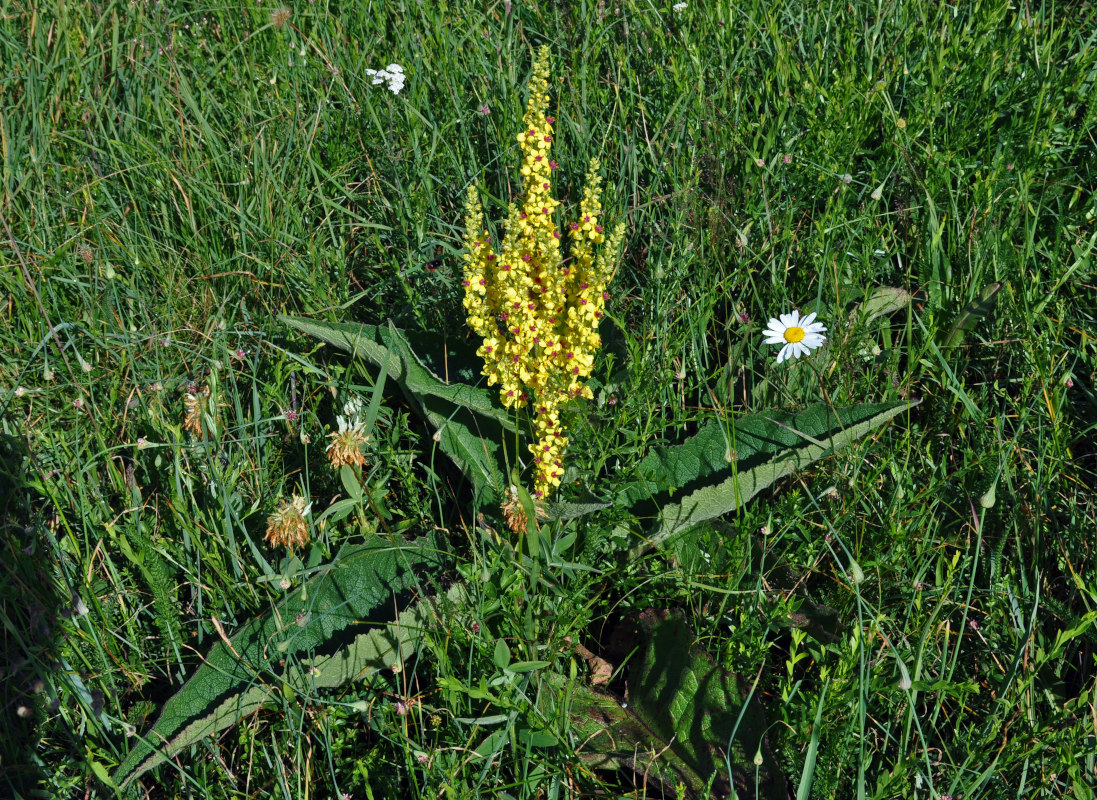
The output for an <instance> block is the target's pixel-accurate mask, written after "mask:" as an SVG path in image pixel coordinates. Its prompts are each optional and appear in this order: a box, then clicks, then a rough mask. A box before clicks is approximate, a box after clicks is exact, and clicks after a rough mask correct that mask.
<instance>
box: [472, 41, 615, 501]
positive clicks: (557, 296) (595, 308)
mask: <svg viewBox="0 0 1097 800" xmlns="http://www.w3.org/2000/svg"><path fill="white" fill-rule="evenodd" d="M548 90H549V50H548V48H547V47H542V48H541V49H540V50H539V51H538V53H537V57H536V59H535V60H534V63H533V74H532V76H531V78H530V84H529V102H528V103H527V105H526V113H525V116H524V117H523V119H522V121H523V130H522V131H521V132H520V133H519V134H518V135H517V137H516V138H517V140H518V144H519V146H520V149H521V152H522V158H521V162H522V165H521V168H520V172H521V175H522V183H523V189H524V194H523V196H522V198H521V199H520V200H519V201H518V202H516V203H513V204H511V206H510V208H509V209H508V211H507V218H506V224H505V235H504V237H503V241H502V242H501V243H500V246H499V250H498V252H496V250H495V248H494V247H493V246H492V244H491V236H490V234H489V233H488V232H487V231H486V230H485V228H484V212H483V207H482V206H481V204H480V196H479V193H478V191H477V189H476V187H475V186H473V187H470V188H469V193H468V199H467V201H466V203H465V254H464V256H463V260H464V278H463V285H464V289H465V299H464V305H465V309H466V311H467V314H468V324H469V327H470V328H471V329H472V330H473V331H474V332H475V333H476V334H478V335H479V336H480V337H482V338H483V340H484V341H483V344H482V345H481V346H480V348H479V350H477V354H478V355H480V357H481V358H483V359H484V371H483V374H484V375H485V376H486V377H487V383H488V385H489V386H495V385H498V387H499V400H500V402H502V404H503V405H504V406H505V407H506V408H522V407H524V406H526V405H527V404H530V403H532V405H533V409H534V413H535V421H534V430H535V432H536V434H537V442H535V443H534V444H532V445H530V451H531V453H532V455H533V460H534V464H535V468H534V472H535V476H534V496H535V497H536V498H544V497H546V496H547V495H548V494H550V493H551V492H552V491H553V489H554V488H555V487H556V486H559V485H560V479H561V477H562V476H563V459H564V451H565V450H566V448H567V444H568V440H567V437H566V436H565V435H564V432H565V430H566V428H565V426H564V425H563V423H562V422H561V421H560V416H559V414H560V410H561V408H562V407H563V406H564V405H565V404H566V403H567V402H568V401H569V400H571V399H572V398H574V397H580V396H582V397H587V398H589V397H591V396H592V393H591V391H590V389H589V388H588V387H586V386H585V385H584V384H583V382H584V380H585V379H586V378H588V377H589V376H590V374H591V371H592V370H593V368H594V351H595V350H596V349H597V348H598V347H600V346H601V344H602V340H601V338H599V336H598V325H599V323H600V321H601V319H602V316H603V310H604V308H605V301H606V299H607V296H608V295H607V294H606V287H607V286H608V284H609V282H610V280H612V278H613V273H614V272H615V270H616V265H617V257H618V255H617V253H618V250H619V248H620V245H621V240H622V238H623V236H624V226H623V225H618V226H617V227H616V228H615V229H614V231H613V233H612V235H610V236H609V237H608V238H607V237H606V235H605V233H604V231H603V227H602V223H601V219H602V204H601V188H602V179H601V177H600V176H599V174H598V170H599V164H598V161H597V160H596V159H595V160H592V161H591V163H590V168H589V170H588V172H587V176H586V187H585V188H584V190H583V198H582V201H581V203H580V206H579V217H578V218H577V219H575V220H574V221H572V222H571V223H570V224H569V225H568V226H567V230H568V233H569V239H570V246H571V256H570V258H569V259H567V260H566V261H565V260H564V259H563V257H562V255H561V239H562V238H563V237H562V236H561V232H560V231H559V230H557V227H556V222H555V214H556V211H557V208H558V206H559V205H560V203H559V201H558V200H556V199H555V198H554V197H553V196H552V173H553V171H554V170H555V169H556V168H557V164H556V162H555V161H553V160H552V156H551V150H552V143H553V140H554V138H555V136H554V133H553V125H554V124H555V119H554V118H553V117H552V116H550V115H549V113H548V112H549V101H550V97H549V91H548ZM595 248H598V251H597V253H596V251H595Z"/></svg>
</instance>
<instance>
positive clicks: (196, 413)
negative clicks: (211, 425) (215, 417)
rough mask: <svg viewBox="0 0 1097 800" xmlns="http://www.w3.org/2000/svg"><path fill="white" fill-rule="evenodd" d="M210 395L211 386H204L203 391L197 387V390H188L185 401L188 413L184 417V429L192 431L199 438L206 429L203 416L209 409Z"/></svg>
mask: <svg viewBox="0 0 1097 800" xmlns="http://www.w3.org/2000/svg"><path fill="white" fill-rule="evenodd" d="M209 396H210V390H209V387H208V386H203V387H202V389H201V391H199V390H198V389H197V388H195V391H193V392H187V396H186V399H185V400H184V401H183V402H184V404H185V405H186V408H187V413H186V415H185V416H184V417H183V430H185V431H190V432H191V433H193V434H194V436H195V438H197V439H201V438H202V434H203V431H204V427H203V424H202V417H203V416H204V415H205V413H206V411H207V410H208V407H209Z"/></svg>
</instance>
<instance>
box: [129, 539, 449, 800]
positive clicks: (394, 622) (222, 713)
mask: <svg viewBox="0 0 1097 800" xmlns="http://www.w3.org/2000/svg"><path fill="white" fill-rule="evenodd" d="M442 563H443V559H442V557H441V556H440V555H439V554H438V552H437V551H436V549H435V548H434V543H433V541H432V540H430V539H427V538H424V539H420V540H418V541H417V542H415V543H412V544H408V545H401V546H393V545H391V544H389V543H387V542H385V541H383V540H377V541H375V542H372V543H370V544H366V545H362V546H359V547H353V548H346V549H344V550H343V551H342V552H341V553H340V554H339V556H338V557H337V558H336V559H335V561H334V562H333V563H331V564H330V565H327V566H324V567H321V568H319V569H318V570H317V571H316V573H315V574H314V575H313V577H311V578H310V579H309V580H307V581H305V583H304V584H302V585H301V586H300V587H299V588H297V589H295V590H294V591H293V592H292V593H291V594H290V595H289V596H287V597H286V599H284V600H283V601H282V602H280V603H278V605H277V606H275V607H274V609H273V610H272V611H271V612H270V613H267V614H264V615H263V616H260V617H257V618H256V619H253V620H252V621H250V622H248V623H247V624H245V625H244V626H243V627H242V628H240V630H239V631H237V632H236V633H235V634H234V635H233V636H232V637H231V639H230V640H229V641H227V642H226V641H220V642H218V643H217V644H215V645H214V646H213V647H212V648H210V651H209V654H208V655H207V656H206V658H205V659H204V661H203V663H202V665H201V666H199V667H198V669H197V670H196V671H195V673H194V675H192V676H191V678H190V679H189V680H188V681H187V682H186V683H185V684H184V685H183V687H182V688H181V689H180V690H179V691H178V692H177V693H176V694H175V695H174V696H173V697H171V698H170V699H169V700H168V701H167V702H166V703H165V704H164V709H163V712H162V713H161V715H160V718H159V719H157V721H156V723H155V724H154V725H153V726H152V728H151V729H150V730H149V731H148V732H147V733H146V734H145V735H144V736H143V737H141V738H140V740H139V741H138V743H137V744H136V745H135V746H134V748H133V749H132V750H131V751H130V752H129V754H128V755H127V756H126V758H125V760H124V761H123V762H122V764H121V765H120V766H119V767H118V769H117V771H116V772H115V774H114V781H115V783H116V784H118V785H120V786H125V785H127V784H129V783H130V782H131V781H133V780H134V779H135V778H137V777H138V776H139V775H141V774H142V773H144V772H146V771H147V770H149V769H151V768H152V767H154V766H156V765H157V764H160V763H162V762H163V761H164V760H165V759H167V758H170V757H171V756H172V755H174V754H175V753H177V752H179V751H180V750H182V749H183V748H185V747H188V746H190V745H192V744H195V743H196V742H198V741H199V740H200V739H201V738H202V737H204V736H208V735H211V734H213V733H216V732H218V731H220V730H223V729H224V728H227V727H228V726H230V725H232V724H233V723H234V722H236V721H237V720H239V719H240V718H241V717H243V716H245V715H247V714H250V713H252V712H254V711H256V710H257V709H258V708H260V707H261V706H263V705H264V704H266V703H267V702H269V701H270V700H271V699H272V697H273V696H274V695H275V693H277V692H280V691H282V690H283V687H284V686H288V687H289V688H291V689H293V690H294V691H297V692H305V693H308V692H311V691H313V690H314V689H317V688H324V687H330V686H338V685H340V684H342V683H344V682H346V681H348V680H351V679H353V678H355V677H362V676H365V675H367V674H369V673H371V672H375V671H377V670H378V669H382V668H385V667H391V666H392V665H393V664H395V663H397V662H399V661H402V660H403V658H404V657H406V656H407V655H409V654H410V652H412V650H413V649H414V648H415V647H416V643H417V641H418V632H419V630H420V629H421V628H422V626H423V624H424V623H425V622H426V619H425V616H424V615H425V614H427V613H428V609H427V608H426V607H425V606H423V605H422V604H418V605H414V606H411V607H410V608H409V604H410V603H411V602H412V600H413V599H414V589H415V587H416V585H417V584H418V579H417V577H416V574H415V572H416V571H417V570H424V571H437V570H438V569H439V568H440V567H441V565H442ZM398 612H399V613H398Z"/></svg>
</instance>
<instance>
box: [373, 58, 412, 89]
mask: <svg viewBox="0 0 1097 800" xmlns="http://www.w3.org/2000/svg"><path fill="white" fill-rule="evenodd" d="M366 74H367V75H372V76H373V85H374V86H376V85H378V84H380V83H387V84H388V85H389V90H390V91H391V92H392V93H393V94H400V90H401V89H403V88H404V79H405V77H406V76H405V75H404V68H403V67H401V66H400V65H399V64H389V65H388V66H387V67H385V68H384V69H367V70H366Z"/></svg>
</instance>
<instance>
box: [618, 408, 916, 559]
mask: <svg viewBox="0 0 1097 800" xmlns="http://www.w3.org/2000/svg"><path fill="white" fill-rule="evenodd" d="M918 402H919V401H914V402H900V403H885V404H879V405H858V406H851V407H849V408H837V409H836V408H831V407H830V406H828V405H826V404H824V403H817V404H815V405H813V406H810V407H808V408H807V409H805V410H804V411H801V412H800V413H798V414H789V413H784V412H772V413H769V414H750V415H746V416H739V417H728V418H726V419H720V420H713V421H712V422H709V423H708V424H707V425H706V426H705V427H704V428H702V429H701V430H700V431H699V432H698V433H697V434H696V435H695V436H693V437H691V438H690V439H688V440H687V441H686V442H684V443H683V444H680V445H675V446H672V447H659V448H656V449H655V450H654V451H653V452H651V453H649V454H648V456H647V457H645V458H644V460H643V461H641V462H640V464H639V466H638V471H639V475H640V479H639V480H638V481H636V482H634V483H632V484H630V485H628V486H626V487H625V488H624V489H623V490H621V491H620V493H619V494H618V496H617V498H616V503H617V505H620V506H625V507H631V508H633V509H635V511H636V512H637V513H638V514H642V513H643V512H644V510H645V506H647V507H649V508H650V509H651V511H652V514H653V516H654V521H653V523H652V524H651V525H650V526H649V529H648V532H647V534H646V535H645V537H644V541H643V542H642V543H641V544H639V545H637V546H636V547H634V548H633V549H632V551H631V553H630V555H631V556H632V557H636V556H638V555H640V554H641V553H643V552H644V551H645V550H647V549H648V548H649V547H651V546H653V545H656V544H659V543H660V542H662V541H664V540H665V539H666V538H667V537H669V536H673V535H675V534H677V533H681V532H683V531H685V530H687V529H688V528H690V527H692V526H694V525H696V524H698V523H700V522H704V521H706V520H710V519H713V518H715V517H718V516H720V515H722V514H727V513H729V512H731V511H734V510H735V509H737V508H739V507H740V506H741V505H742V504H743V503H745V502H746V501H748V500H749V499H750V498H752V497H754V495H756V494H757V493H758V492H760V491H762V490H763V489H765V488H766V487H768V486H770V485H771V484H773V483H774V482H775V481H777V480H778V479H780V478H782V477H784V476H786V475H788V474H790V473H792V472H795V471H797V470H800V469H803V468H804V467H806V466H808V465H809V464H811V463H812V462H813V461H816V460H818V459H820V458H823V457H824V456H826V455H829V454H830V453H832V452H833V451H834V450H836V449H838V448H840V447H844V446H846V445H848V444H849V443H851V442H853V441H855V440H857V439H859V438H861V437H862V436H864V435H865V434H867V433H869V432H870V431H872V430H875V429H876V428H878V427H880V426H881V425H883V424H884V423H885V422H887V421H888V420H889V419H891V418H892V417H894V416H896V415H897V414H900V413H902V412H903V411H906V410H907V409H909V408H912V407H913V406H915V405H917V403H918ZM676 498H680V499H676Z"/></svg>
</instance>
